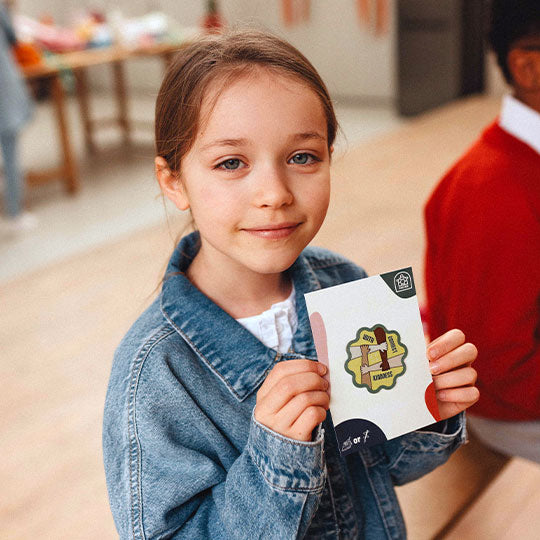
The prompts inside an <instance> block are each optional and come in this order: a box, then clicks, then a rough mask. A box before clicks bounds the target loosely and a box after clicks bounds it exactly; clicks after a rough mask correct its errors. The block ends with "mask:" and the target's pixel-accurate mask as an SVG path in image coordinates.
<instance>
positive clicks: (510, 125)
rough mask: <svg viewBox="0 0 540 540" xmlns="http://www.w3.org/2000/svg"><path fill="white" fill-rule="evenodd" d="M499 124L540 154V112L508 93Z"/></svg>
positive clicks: (504, 100) (504, 99)
mask: <svg viewBox="0 0 540 540" xmlns="http://www.w3.org/2000/svg"><path fill="white" fill-rule="evenodd" d="M499 126H500V127H501V128H502V129H504V130H505V131H506V132H508V133H510V135H513V136H514V137H516V139H519V140H520V141H521V142H524V143H525V144H526V145H528V146H530V147H531V148H533V149H534V150H536V152H538V153H539V154H540V113H538V112H536V111H535V110H534V109H531V108H530V107H529V106H527V105H525V103H522V102H521V101H519V100H518V99H516V98H515V97H513V96H511V95H506V96H504V98H503V103H502V109H501V114H500V117H499Z"/></svg>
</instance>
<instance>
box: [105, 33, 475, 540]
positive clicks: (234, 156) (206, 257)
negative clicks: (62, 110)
mask: <svg viewBox="0 0 540 540" xmlns="http://www.w3.org/2000/svg"><path fill="white" fill-rule="evenodd" d="M335 134H336V118H335V115H334V110H333V108H332V103H331V101H330V98H329V95H328V92H327V90H326V87H325V86H324V83H323V82H322V81H321V79H320V77H319V75H318V74H317V72H316V71H315V69H314V68H313V66H312V65H311V64H310V63H309V62H308V61H307V60H306V58H304V57H303V56H302V55H301V54H300V53H299V52H298V51H297V50H296V49H294V48H293V47H292V46H291V45H289V44H288V43H286V42H283V41H282V40H280V39H278V38H276V37H272V36H270V35H267V34H264V33H258V32H236V33H234V34H230V35H227V36H220V37H211V38H204V39H201V40H199V41H197V42H195V43H193V44H191V45H189V46H187V47H186V48H184V49H182V50H181V51H180V52H179V53H178V55H177V57H176V59H175V60H174V62H173V63H172V64H171V66H170V67H169V69H168V72H167V74H166V76H165V80H164V81H163V84H162V86H161V89H160V92H159V95H158V99H157V106H156V148H157V157H156V160H155V167H156V175H157V178H158V180H159V183H160V186H161V188H162V190H163V192H164V193H165V195H166V196H167V197H168V198H169V199H171V200H172V201H173V202H174V204H175V205H176V206H177V207H178V208H179V209H180V210H187V209H188V208H189V209H190V211H191V213H192V216H193V220H194V223H195V224H196V227H197V232H196V233H192V234H190V235H189V236H187V237H185V238H184V239H183V240H182V241H181V242H180V244H179V245H178V247H177V248H176V250H175V251H174V253H173V255H172V258H171V260H170V262H169V266H168V269H167V272H166V275H165V279H164V283H163V287H162V291H161V294H160V296H159V297H158V298H157V299H156V300H155V301H154V303H153V304H152V305H151V306H150V307H149V308H148V309H147V310H146V311H145V313H144V314H143V315H142V316H141V317H140V318H139V320H138V321H137V322H136V323H135V324H134V326H133V327H132V328H131V330H130V331H129V332H128V334H127V335H126V337H125V338H124V340H123V341H122V343H121V345H120V347H119V348H118V351H117V353H116V356H115V361H114V365H113V369H112V374H111V379H110V383H109V390H108V394H107V402H106V407H105V419H104V459H105V469H106V473H107V482H108V488H109V497H110V502H111V507H112V511H113V514H114V518H115V522H116V526H117V528H118V531H119V533H120V536H121V538H137V539H142V538H148V539H149V538H188V539H204V538H208V539H218V538H242V539H243V538H276V539H280V540H283V539H287V538H302V537H307V538H317V539H320V538H377V539H380V538H403V537H404V536H405V530H404V524H403V519H402V517H401V513H400V510H399V505H398V502H397V499H396V495H395V493H394V489H393V485H394V484H401V483H403V482H408V481H410V480H414V479H415V478H418V477H419V476H421V475H423V474H425V473H427V472H428V471H430V470H432V469H433V468H434V467H436V466H437V465H440V464H441V463H443V462H445V461H446V459H447V458H448V456H449V455H450V454H451V453H452V452H453V451H454V450H455V449H456V448H457V447H458V446H459V445H460V444H462V443H463V442H464V440H465V427H464V418H463V414H460V413H461V412H462V411H463V410H464V409H466V408H467V407H468V406H469V405H471V404H472V403H474V402H475V401H476V400H477V398H478V391H477V389H476V388H475V387H474V381H475V372H474V370H473V369H472V368H471V367H470V363H471V362H472V361H473V360H474V358H475V356H476V349H475V347H474V346H473V345H471V344H466V343H465V338H464V336H463V334H462V333H461V332H460V331H457V330H454V331H451V332H449V333H447V334H445V335H444V336H441V337H440V338H439V339H438V340H436V341H435V342H433V343H432V344H431V345H430V346H429V348H428V355H429V358H430V360H431V361H432V364H431V366H432V371H433V373H434V374H436V376H435V384H436V388H437V389H438V391H439V393H438V401H439V407H440V413H441V416H442V418H443V419H444V420H443V421H441V422H439V423H437V424H434V425H432V426H430V427H429V428H428V429H425V430H420V431H417V432H414V433H410V434H407V435H404V436H402V437H399V438H397V439H393V440H391V441H388V442H387V443H385V444H384V445H380V446H375V447H372V448H370V449H367V450H365V451H363V452H361V453H357V454H353V455H348V456H346V457H345V458H343V457H341V456H340V454H339V452H338V449H337V447H336V440H335V436H334V431H333V426H332V420H331V417H330V414H329V413H328V404H329V396H328V392H327V390H328V384H327V382H326V380H325V379H324V377H323V376H324V374H325V372H326V368H325V367H324V366H323V365H322V364H319V363H317V361H316V360H317V358H316V354H315V347H314V344H313V339H312V336H311V331H310V327H309V321H308V315H307V310H306V306H305V303H304V298H303V295H304V293H306V292H308V291H312V290H315V289H320V288H323V287H328V286H331V285H336V284H338V283H343V282H346V281H350V280H353V279H359V278H362V277H364V276H365V273H364V271H363V270H361V269H360V268H358V267H357V266H356V265H354V264H353V263H351V262H349V261H347V260H346V259H344V258H342V257H340V256H339V255H335V254H333V253H331V252H329V251H326V250H323V249H317V248H306V246H307V244H308V243H309V242H310V241H311V239H312V238H313V236H314V235H315V234H316V232H317V231H318V230H319V227H320V226H321V224H322V222H323V219H324V216H325V214H326V210H327V206H328V201H329V194H330V156H331V153H332V144H333V142H334V137H335Z"/></svg>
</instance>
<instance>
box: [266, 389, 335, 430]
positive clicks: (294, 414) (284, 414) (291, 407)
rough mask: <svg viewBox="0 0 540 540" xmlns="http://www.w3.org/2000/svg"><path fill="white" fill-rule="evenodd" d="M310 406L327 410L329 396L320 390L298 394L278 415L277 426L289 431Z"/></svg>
mask: <svg viewBox="0 0 540 540" xmlns="http://www.w3.org/2000/svg"><path fill="white" fill-rule="evenodd" d="M312 406H317V407H322V408H323V409H324V410H328V408H329V406H330V396H329V395H328V393H327V392H324V391H322V390H313V391H311V392H304V393H302V394H298V395H297V396H295V397H294V398H293V399H291V401H289V402H288V403H287V404H286V405H285V406H284V407H283V408H282V409H281V410H280V411H279V412H278V413H277V415H276V416H277V417H278V426H279V427H281V428H283V429H290V428H291V427H292V426H293V424H294V423H295V422H296V421H297V420H298V419H299V418H300V416H301V415H302V413H303V412H304V411H305V410H306V409H307V408H308V407H312Z"/></svg>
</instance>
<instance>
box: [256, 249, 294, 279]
mask: <svg viewBox="0 0 540 540" xmlns="http://www.w3.org/2000/svg"><path fill="white" fill-rule="evenodd" d="M301 251H302V250H300V251H299V252H298V253H294V254H287V255H282V256H280V255H279V254H274V256H273V257H272V256H269V257H267V258H266V259H265V260H261V259H259V260H257V261H252V264H251V265H250V266H251V269H252V270H254V271H255V272H258V273H260V274H280V273H281V272H285V270H288V269H289V268H290V267H291V266H292V265H293V264H294V261H296V259H297V258H298V255H300V253H301Z"/></svg>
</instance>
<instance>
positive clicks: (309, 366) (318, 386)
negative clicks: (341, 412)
mask: <svg viewBox="0 0 540 540" xmlns="http://www.w3.org/2000/svg"><path fill="white" fill-rule="evenodd" d="M326 371H327V368H326V366H324V365H323V364H320V363H319V362H315V361H313V360H287V361H285V362H279V363H277V364H276V365H275V366H274V367H273V368H272V371H270V373H269V374H268V376H267V377H266V380H265V381H264V383H263V384H262V386H261V387H260V389H259V391H258V392H257V404H256V406H255V419H256V420H257V422H260V423H261V424H263V425H265V426H266V427H268V428H270V429H272V430H273V431H276V432H277V433H280V434H281V435H284V436H285V437H289V438H291V439H296V440H299V441H310V440H311V432H312V431H313V430H314V429H315V427H316V426H317V425H318V424H320V423H321V422H322V421H323V420H324V419H325V418H326V411H327V410H328V407H329V403H330V396H329V395H328V392H327V390H328V382H327V381H325V380H324V379H323V377H322V376H323V375H324V374H325V373H326Z"/></svg>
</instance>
